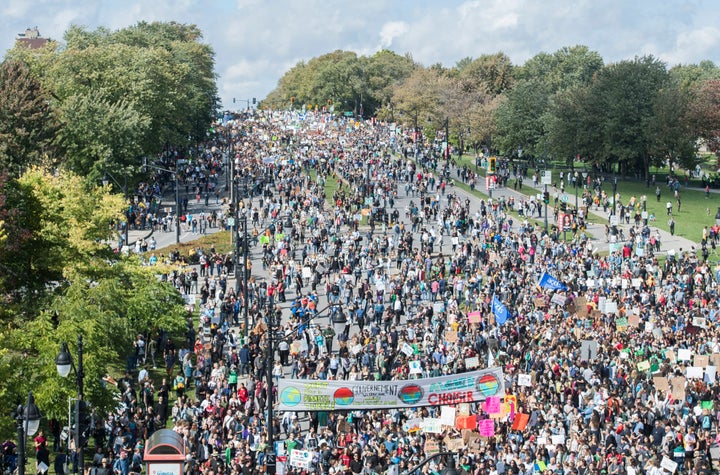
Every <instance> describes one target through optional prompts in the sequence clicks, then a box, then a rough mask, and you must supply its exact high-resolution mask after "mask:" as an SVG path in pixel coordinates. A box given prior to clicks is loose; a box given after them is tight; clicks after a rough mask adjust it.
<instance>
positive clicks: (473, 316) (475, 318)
mask: <svg viewBox="0 0 720 475" xmlns="http://www.w3.org/2000/svg"><path fill="white" fill-rule="evenodd" d="M481 322H482V316H481V315H480V312H470V313H468V323H481Z"/></svg>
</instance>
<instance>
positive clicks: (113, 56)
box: [10, 23, 217, 179]
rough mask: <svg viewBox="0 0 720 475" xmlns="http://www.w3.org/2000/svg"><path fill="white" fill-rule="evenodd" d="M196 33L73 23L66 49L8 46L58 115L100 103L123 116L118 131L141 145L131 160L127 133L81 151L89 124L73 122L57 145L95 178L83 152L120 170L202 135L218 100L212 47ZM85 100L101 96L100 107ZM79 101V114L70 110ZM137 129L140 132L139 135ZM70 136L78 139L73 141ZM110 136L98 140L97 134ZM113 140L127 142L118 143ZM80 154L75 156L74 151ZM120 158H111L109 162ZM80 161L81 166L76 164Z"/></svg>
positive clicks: (88, 111) (92, 113) (173, 27)
mask: <svg viewBox="0 0 720 475" xmlns="http://www.w3.org/2000/svg"><path fill="white" fill-rule="evenodd" d="M201 38H202V35H201V33H200V31H199V30H198V29H197V27H196V26H194V25H182V24H178V23H138V24H137V25H135V26H133V27H130V28H126V29H122V30H118V31H115V32H111V31H109V30H107V29H104V28H99V29H97V30H95V31H87V30H85V29H84V28H81V27H71V28H70V29H69V30H68V31H67V32H66V35H65V40H66V43H67V44H66V46H65V48H62V49H61V48H57V47H55V48H45V49H43V50H40V51H39V52H37V53H35V52H31V51H20V50H19V49H18V48H16V49H15V50H13V51H11V53H10V56H11V57H13V58H22V59H26V60H27V63H28V64H29V65H30V68H31V70H32V71H33V72H35V73H36V74H37V76H38V77H39V78H40V81H41V83H42V85H43V87H44V88H45V89H46V90H48V91H50V93H51V94H52V97H53V103H54V105H55V108H56V109H57V110H60V111H62V114H61V115H62V116H63V117H65V118H67V117H70V116H74V119H75V120H79V119H87V120H94V119H96V118H97V113H98V112H99V106H100V105H102V106H103V107H107V108H108V112H109V113H113V114H114V115H113V117H112V119H111V120H112V121H115V124H117V121H119V120H122V119H128V120H129V121H130V122H129V123H128V124H122V126H121V129H122V130H123V131H124V132H128V131H132V132H133V134H132V137H133V138H132V140H133V141H134V142H136V143H137V144H138V145H139V149H138V153H137V154H136V155H135V157H129V156H127V155H126V154H125V152H129V151H130V148H131V146H130V144H129V143H127V138H128V135H127V134H126V135H124V136H122V137H119V138H117V139H116V138H113V137H111V136H110V135H108V134H100V135H101V137H97V138H96V139H95V144H96V145H101V146H100V147H96V150H95V151H93V152H92V153H90V154H88V153H87V146H86V145H87V140H86V139H87V134H84V133H81V134H78V133H77V132H78V131H83V130H85V131H87V130H91V129H92V127H93V126H94V123H92V122H90V123H85V124H73V126H74V130H73V131H72V133H67V134H65V135H64V137H63V139H62V140H61V143H62V145H63V146H65V147H67V148H66V153H65V154H64V155H69V163H70V164H71V166H72V167H73V170H75V171H76V172H77V173H79V174H82V175H84V176H88V177H89V178H90V179H94V178H96V171H97V170H96V169H97V168H98V167H94V168H93V167H91V166H90V162H89V160H88V156H93V154H97V153H98V151H97V149H98V148H100V149H102V150H104V151H108V150H113V151H115V150H121V149H122V151H123V153H120V154H115V153H113V154H107V153H105V155H106V158H105V163H104V164H103V165H104V166H106V167H107V168H108V169H110V170H117V169H124V170H128V168H127V167H125V164H126V162H127V161H129V160H133V159H134V163H135V165H139V163H140V157H141V156H143V155H144V156H150V155H154V154H157V153H159V152H160V151H161V150H162V149H163V148H164V147H165V146H166V145H171V146H188V145H190V144H192V143H195V142H197V141H199V140H201V139H205V134H206V132H207V130H208V128H209V126H210V124H211V122H212V120H213V119H214V116H215V109H216V104H217V88H216V85H215V74H214V71H213V68H214V56H213V51H212V49H211V48H210V47H209V46H208V45H205V44H203V43H201V42H200V40H201ZM87 97H93V98H97V99H99V100H100V101H101V103H100V104H99V105H98V107H91V106H90V105H89V104H87V99H86V98H87ZM78 104H80V105H84V106H85V107H84V109H83V110H82V111H77V113H76V111H74V110H72V109H73V108H74V107H75V106H76V105H78ZM137 133H140V135H139V136H138V135H137ZM70 137H79V138H82V139H83V140H84V141H83V142H82V143H79V144H71V143H70V142H69V141H68V138H70ZM101 138H102V139H103V140H111V141H112V142H110V143H104V144H99V143H98V142H99V140H100V139H101ZM119 142H125V144H124V145H123V146H122V147H121V146H120V144H119ZM78 151H80V152H81V153H80V155H79V156H76V155H75V153H77V152H78ZM116 160H117V161H118V163H114V164H113V163H110V162H113V161H116ZM80 165H82V167H83V168H80V167H79V166H80Z"/></svg>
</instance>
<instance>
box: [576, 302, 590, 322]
mask: <svg viewBox="0 0 720 475" xmlns="http://www.w3.org/2000/svg"><path fill="white" fill-rule="evenodd" d="M575 312H576V313H577V316H578V317H580V318H585V317H586V316H587V314H588V309H587V299H586V298H585V297H578V298H576V299H575Z"/></svg>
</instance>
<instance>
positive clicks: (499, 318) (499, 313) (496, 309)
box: [492, 295, 510, 325]
mask: <svg viewBox="0 0 720 475" xmlns="http://www.w3.org/2000/svg"><path fill="white" fill-rule="evenodd" d="M492 312H493V315H495V323H497V324H498V325H504V324H505V322H507V320H508V318H510V311H509V310H508V309H507V307H506V306H505V305H503V303H502V302H501V301H500V299H499V298H497V295H493V299H492Z"/></svg>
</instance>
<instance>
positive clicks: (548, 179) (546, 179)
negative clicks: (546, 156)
mask: <svg viewBox="0 0 720 475" xmlns="http://www.w3.org/2000/svg"><path fill="white" fill-rule="evenodd" d="M540 183H541V184H543V185H550V184H552V170H546V171H545V172H544V173H543V176H542V181H541V182H540Z"/></svg>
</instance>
